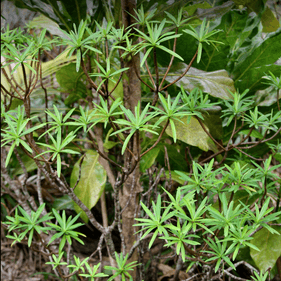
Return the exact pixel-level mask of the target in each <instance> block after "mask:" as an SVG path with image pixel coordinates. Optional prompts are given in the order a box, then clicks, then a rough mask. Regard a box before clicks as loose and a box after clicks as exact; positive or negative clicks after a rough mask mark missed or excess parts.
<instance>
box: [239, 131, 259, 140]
mask: <svg viewBox="0 0 281 281" xmlns="http://www.w3.org/2000/svg"><path fill="white" fill-rule="evenodd" d="M249 132H250V130H242V131H240V132H239V134H243V135H248V133H249ZM250 136H251V137H254V138H257V139H262V138H263V135H262V134H261V133H260V132H258V131H257V130H253V131H252V132H251V134H250Z"/></svg>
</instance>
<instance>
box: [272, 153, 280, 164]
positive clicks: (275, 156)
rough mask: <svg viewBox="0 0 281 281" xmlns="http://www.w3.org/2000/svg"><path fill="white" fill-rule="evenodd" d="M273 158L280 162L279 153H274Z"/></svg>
mask: <svg viewBox="0 0 281 281" xmlns="http://www.w3.org/2000/svg"><path fill="white" fill-rule="evenodd" d="M273 158H274V159H275V160H277V161H278V162H279V163H281V153H276V154H275V155H274V156H273Z"/></svg>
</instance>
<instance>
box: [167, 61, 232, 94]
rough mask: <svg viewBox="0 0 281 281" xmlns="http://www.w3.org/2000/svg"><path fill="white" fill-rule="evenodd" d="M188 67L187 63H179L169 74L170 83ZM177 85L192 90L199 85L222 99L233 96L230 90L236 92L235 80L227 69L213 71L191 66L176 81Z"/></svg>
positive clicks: (203, 89) (204, 90)
mask: <svg viewBox="0 0 281 281" xmlns="http://www.w3.org/2000/svg"><path fill="white" fill-rule="evenodd" d="M186 68H187V65H186V64H185V63H179V64H177V65H176V66H175V67H174V68H173V69H174V71H173V70H172V71H171V73H172V75H171V73H170V74H169V75H168V76H167V78H166V80H167V81H169V82H170V83H171V82H173V81H174V80H175V79H176V78H178V77H179V75H180V74H181V73H183V72H184V70H185V69H186ZM176 85H177V86H178V87H180V86H181V85H182V86H183V88H184V89H185V90H188V91H191V90H193V89H194V88H196V87H198V88H199V89H200V90H202V91H203V92H206V93H208V94H210V95H211V96H213V97H218V98H221V99H230V98H232V96H231V94H230V93H229V92H228V90H229V91H231V92H235V88H234V82H233V80H232V79H231V78H230V77H229V75H228V73H227V72H226V70H217V71H212V72H206V71H203V70H199V69H196V68H194V67H191V68H190V70H189V71H188V72H187V73H186V75H185V76H184V77H183V78H182V79H180V80H179V81H178V82H176Z"/></svg>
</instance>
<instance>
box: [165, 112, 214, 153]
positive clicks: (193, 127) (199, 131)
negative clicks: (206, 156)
mask: <svg viewBox="0 0 281 281" xmlns="http://www.w3.org/2000/svg"><path fill="white" fill-rule="evenodd" d="M187 119H188V116H185V117H183V118H181V119H180V120H181V121H182V122H183V123H181V122H179V121H177V120H175V121H174V123H175V127H176V132H177V139H178V140H181V141H183V142H185V143H187V144H190V145H193V146H197V147H199V148H200V149H202V150H204V151H208V150H212V151H214V152H216V151H217V150H218V149H217V147H216V145H215V144H214V142H213V141H212V139H211V138H210V137H209V136H208V135H207V134H206V133H205V131H204V130H203V128H202V127H201V125H200V124H199V122H198V121H197V119H196V118H195V117H191V120H190V122H189V123H188V124H187ZM162 125H163V124H162ZM207 130H208V131H209V129H208V128H207ZM166 133H167V134H168V135H169V136H170V137H173V134H172V129H171V126H170V125H168V127H167V129H166Z"/></svg>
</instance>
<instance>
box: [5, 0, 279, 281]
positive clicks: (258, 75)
mask: <svg viewBox="0 0 281 281" xmlns="http://www.w3.org/2000/svg"><path fill="white" fill-rule="evenodd" d="M33 2H34V3H36V2H37V1H33ZM57 2H58V3H59V5H60V6H59V7H62V9H60V8H59V9H58V6H57V3H55V2H53V1H51V2H48V3H45V4H46V7H48V8H49V10H51V11H55V12H54V15H56V16H54V15H53V14H52V13H51V14H50V17H51V18H52V19H55V20H56V21H58V23H59V24H60V26H61V28H63V30H61V29H57V30H56V33H57V34H63V36H62V38H56V36H52V38H51V36H49V33H47V32H46V29H43V32H42V33H41V35H40V36H39V37H38V38H36V36H30V35H29V34H25V33H23V32H22V30H18V31H17V32H15V31H12V30H10V29H9V28H7V29H6V30H3V32H2V33H1V37H3V44H2V45H1V49H2V51H3V56H4V58H5V61H4V62H3V63H2V66H1V70H2V72H1V76H2V77H3V78H4V79H3V81H4V82H3V84H2V85H3V87H1V109H2V112H1V130H2V132H3V134H2V139H1V143H2V144H1V152H2V155H3V157H2V158H1V161H2V163H1V172H2V175H1V176H2V178H1V179H2V181H1V192H2V193H4V194H7V195H9V196H12V197H13V198H14V199H15V200H16V201H17V204H19V207H17V208H15V209H14V207H15V205H14V206H11V204H9V202H8V201H7V202H6V201H5V200H7V199H4V200H3V202H2V201H1V203H3V206H4V205H5V202H6V203H7V205H8V207H7V210H8V211H10V214H9V215H8V216H7V215H6V220H7V221H6V222H4V223H3V225H4V226H5V227H6V228H7V230H8V235H7V238H8V239H11V240H12V242H11V244H12V245H15V244H16V243H27V245H28V246H29V247H31V249H32V250H33V249H34V250H35V251H36V250H37V251H39V252H40V253H42V255H44V256H46V257H47V258H48V259H49V261H48V262H47V264H49V265H52V266H53V270H54V272H55V275H56V276H57V277H59V278H61V279H64V280H66V279H69V278H72V279H73V280H76V279H75V278H78V277H79V276H80V277H79V278H82V277H85V278H88V279H90V280H95V278H99V277H107V276H108V280H113V279H114V280H128V279H129V280H136V281H138V280H157V279H158V278H159V276H158V273H159V272H158V273H157V272H156V273H155V274H154V273H153V272H152V271H151V272H150V268H152V267H153V266H154V265H155V264H159V263H160V261H161V263H165V262H166V263H169V264H170V265H171V266H172V267H173V268H174V269H173V270H174V271H173V272H174V277H173V278H174V280H178V275H179V273H180V271H184V270H187V271H188V274H189V275H191V278H195V277H196V276H197V275H196V274H198V278H202V280H203V279H204V280H222V279H226V278H227V276H229V277H231V278H233V279H234V280H235V278H236V277H237V278H240V279H239V280H241V279H242V280H246V279H243V278H242V277H239V276H238V275H239V273H237V272H235V273H234V271H236V269H237V267H238V265H239V264H241V262H243V266H245V267H248V268H249V269H251V272H252V266H251V264H255V266H256V267H257V268H258V269H259V271H260V272H265V271H266V270H268V268H274V266H275V263H276V260H277V258H278V255H279V256H280V254H281V253H280V252H278V250H277V251H276V253H275V254H276V255H274V257H273V258H268V256H267V253H266V252H267V251H264V250H261V245H258V242H259V240H260V239H258V235H259V234H260V233H261V232H263V231H267V232H266V233H267V235H268V237H267V238H268V239H267V240H266V241H274V243H276V248H278V246H277V245H279V244H280V242H279V240H278V238H277V237H279V235H280V233H281V229H280V214H281V211H280V209H279V203H280V198H281V193H280V172H279V169H280V166H281V164H279V163H280V159H281V158H280V149H279V148H280V144H279V138H280V130H281V128H280V122H281V113H280V106H279V90H280V87H279V86H280V85H279V84H280V83H279V82H280V81H279V80H280V79H279V78H278V75H279V73H280V66H278V65H276V64H275V62H276V60H277V59H278V58H279V57H280V56H281V54H280V46H279V45H280V44H279V42H280V38H281V31H280V27H279V26H276V31H275V32H270V33H269V34H268V35H267V37H265V38H264V39H263V40H261V38H262V34H261V30H260V29H259V26H260V25H261V24H263V25H265V22H266V21H265V19H263V20H262V21H261V18H262V15H263V13H265V11H266V10H264V9H266V8H263V7H260V10H259V9H258V8H257V6H258V5H257V6H255V12H256V13H257V16H256V17H255V19H253V18H251V15H249V14H248V12H247V11H246V10H241V11H237V10H236V9H235V8H234V7H229V8H228V10H227V9H226V10H225V9H224V8H223V7H221V6H219V5H218V4H214V5H216V7H215V8H216V9H217V10H218V11H221V13H222V14H221V15H220V16H218V17H217V19H216V20H214V17H215V16H214V15H213V14H212V13H213V12H212V11H213V10H212V9H213V7H210V6H209V4H208V3H192V4H191V5H186V4H184V3H182V2H181V3H180V4H178V3H175V4H174V5H175V7H176V9H175V10H177V11H178V12H177V13H175V12H174V11H173V10H172V9H168V5H166V4H167V3H164V2H165V1H160V2H159V3H158V4H157V5H159V6H157V8H156V9H155V7H153V6H152V3H150V2H152V1H141V2H139V3H138V4H139V6H140V9H137V5H136V3H135V2H134V1H131V2H132V3H133V4H132V5H129V2H128V1H127V0H122V1H121V4H122V5H120V3H119V2H118V1H112V2H111V5H105V2H104V3H103V4H101V5H102V6H103V7H104V8H105V9H100V10H99V11H100V13H98V12H97V11H96V10H95V12H94V13H93V14H92V15H90V14H89V15H87V16H86V14H87V13H86V11H85V10H84V8H85V7H84V6H83V5H82V4H80V3H76V4H77V5H78V6H79V7H80V8H81V10H79V11H81V12H82V11H84V12H85V13H81V14H80V12H79V20H78V19H75V17H74V14H73V11H72V10H71V9H69V6H68V3H66V1H64V0H61V1H57ZM23 3H27V2H26V0H24V1H23ZM34 3H29V4H28V7H29V8H32V7H33V9H35V10H38V9H39V8H38V7H39V6H38V7H37V6H36V7H34ZM118 3H119V4H118ZM163 3H164V4H163ZM69 5H70V4H69ZM80 5H81V6H80ZM165 5H166V6H165ZM177 5H178V6H177ZM247 5H248V4H247ZM85 6H86V4H85ZM40 7H41V6H40ZM44 7H45V6H44ZM44 7H41V9H42V10H41V12H42V13H45V14H46V11H45V10H44ZM98 7H100V6H99V5H98ZM120 7H122V9H125V10H123V11H121V10H122V9H121V8H120ZM177 8H178V9H177ZM198 8H200V9H205V10H206V13H207V14H208V23H207V20H206V18H204V19H203V20H201V19H202V16H200V14H199V12H198V10H199V9H198ZM248 8H249V10H250V7H248ZM93 9H94V8H93ZM161 9H163V10H164V12H165V13H163V11H162V10H161ZM160 11H162V13H161V12H160ZM115 12H116V14H115ZM121 12H123V13H125V15H126V17H124V16H123V17H121ZM64 13H66V14H64ZM104 13H105V14H104ZM165 15H167V17H168V18H169V20H166V18H163V16H165ZM67 17H69V21H66V18H67ZM121 18H123V22H122V21H121V20H120V19H121ZM187 22H188V23H189V25H188V26H187V25H186V23H187ZM72 27H73V30H71V29H72ZM186 28H188V29H186ZM278 28H279V29H278ZM47 29H48V28H47ZM48 31H49V32H51V30H50V29H49V30H48ZM237 34H238V35H237ZM205 43H206V44H205ZM58 45H60V46H61V48H60V51H59V52H61V53H60V54H57V55H58V56H57V55H56V56H57V57H56V58H53V54H52V53H51V51H52V47H56V46H58ZM203 50H204V51H203ZM43 53H44V54H46V55H47V56H48V57H50V58H52V59H51V60H50V61H49V62H47V63H49V64H48V65H47V66H48V67H49V68H51V66H52V64H54V65H55V66H56V67H55V68H54V69H55V70H54V69H51V70H48V71H45V73H44V72H43V68H44V63H43V62H42V54H43ZM196 57H197V60H196ZM58 58H59V59H58ZM73 59H75V61H73ZM179 61H182V62H179ZM65 63H66V64H68V65H67V67H64V64H65ZM144 65H145V67H143V66H144ZM57 69H60V70H59V72H58V73H57V74H56V77H54V74H55V72H56V70H57ZM264 73H269V75H267V76H266V77H263V75H264ZM48 75H53V76H48ZM263 79H266V80H267V83H264V81H265V80H263ZM278 79H279V80H278ZM54 82H55V83H54ZM56 82H58V83H56ZM1 83H2V82H1ZM58 84H59V86H58ZM266 87H267V88H266ZM260 91H265V92H266V93H268V94H267V98H268V99H269V100H270V98H271V97H273V96H274V95H276V91H277V95H276V98H275V96H274V98H272V100H270V102H269V103H268V104H267V105H266V106H265V105H264V104H262V103H259V99H257V96H258V95H259V93H260ZM270 91H273V93H274V95H271V92H270ZM240 93H241V94H240ZM78 154H81V155H80V156H79V157H78ZM30 163H31V164H30ZM19 171H20V172H19ZM278 173H279V174H278ZM19 174H21V175H20V176H18V175H19ZM16 176H18V177H16ZM34 178H36V181H34ZM42 183H44V185H42ZM43 186H44V188H46V186H47V190H48V189H51V190H56V191H57V192H59V193H60V194H61V198H56V199H55V200H54V201H55V203H53V202H48V204H46V203H47V202H45V201H47V199H46V197H44V196H45V195H44V194H45V193H44V192H42V189H43ZM31 188H35V189H34V192H35V193H34V194H35V196H31V194H30V189H31ZM99 200H100V203H101V204H100V207H99V206H95V204H96V203H97V202H98V201H99ZM58 202H62V203H58ZM106 203H107V205H108V207H106ZM108 203H109V204H108ZM58 204H61V205H60V206H58ZM65 206H69V207H70V208H72V209H74V210H75V211H76V212H77V213H78V214H77V215H74V217H72V215H69V216H67V215H66V212H65V210H63V211H62V213H61V214H60V213H59V211H58V210H59V209H65V208H66V207H65ZM56 208H57V210H56ZM91 208H94V209H92V210H91ZM48 210H49V211H52V212H48ZM99 212H101V214H102V220H100V219H99V218H98V214H99ZM7 214H8V212H7ZM79 217H80V218H81V219H82V220H84V223H89V222H90V223H91V227H94V228H96V230H97V231H99V232H100V235H96V234H95V237H97V238H96V242H97V243H96V245H97V248H96V250H95V252H94V253H93V254H92V255H91V257H92V256H94V255H95V254H96V253H98V254H99V258H100V261H99V262H98V263H97V264H91V263H90V257H89V256H88V257H86V258H85V259H83V260H82V259H80V258H79V257H77V256H76V255H73V254H72V248H73V239H74V240H76V241H78V242H79V243H82V244H83V243H84V242H83V240H82V238H81V237H80V236H85V235H84V234H83V233H82V231H81V230H80V229H78V228H80V227H81V226H82V225H83V223H82V222H78V219H79ZM116 232H118V235H115V233H116ZM113 234H114V235H113ZM113 237H114V239H113ZM116 237H117V238H116ZM119 238H120V240H119ZM116 241H119V242H116ZM117 243H119V244H120V245H119V244H117ZM264 243H266V242H264ZM278 243H279V244H278ZM104 245H105V247H103V246H104ZM279 248H280V249H281V247H279ZM117 249H118V250H117ZM119 249H120V250H119ZM166 251H167V252H166ZM242 252H247V253H248V252H249V253H250V257H248V258H247V262H246V260H243V259H244V258H243V256H242ZM167 253H168V254H167ZM257 253H258V254H257ZM104 255H107V256H108V257H109V259H108V260H109V262H110V266H105V267H104V268H101V261H102V258H103V256H104ZM257 255H259V257H258V258H257ZM147 256H149V260H148V259H147ZM241 256H242V257H241ZM260 257H261V258H260ZM260 259H263V260H266V261H267V263H266V268H265V265H264V263H260V262H259V261H260ZM159 268H161V267H159ZM103 270H108V271H106V274H105V273H102V271H103ZM98 271H99V272H98ZM194 272H198V273H196V274H195V273H194ZM230 272H232V273H230ZM271 273H272V275H274V270H272V271H271ZM151 274H154V275H153V276H152V275H151ZM254 274H255V275H256V277H251V276H248V277H247V278H254V279H256V280H265V279H266V278H267V277H268V272H267V273H266V274H264V275H263V273H261V274H260V276H259V275H258V274H257V273H256V272H255V273H254ZM233 276H234V277H233ZM271 277H272V276H271ZM257 278H258V279H257Z"/></svg>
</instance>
